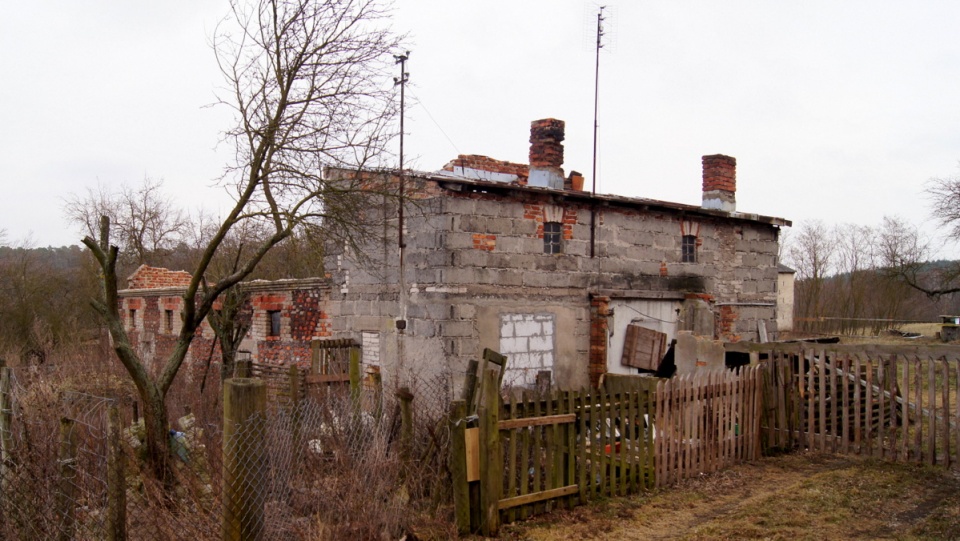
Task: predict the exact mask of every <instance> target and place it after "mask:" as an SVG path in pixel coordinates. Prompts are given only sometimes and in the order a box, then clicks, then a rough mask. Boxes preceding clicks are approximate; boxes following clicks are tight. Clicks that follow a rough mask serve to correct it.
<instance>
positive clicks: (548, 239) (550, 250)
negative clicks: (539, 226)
mask: <svg viewBox="0 0 960 541" xmlns="http://www.w3.org/2000/svg"><path fill="white" fill-rule="evenodd" d="M561 239H563V228H562V227H561V225H560V222H544V224H543V253H545V254H559V253H562V252H563V248H562V246H561V244H560V241H561Z"/></svg>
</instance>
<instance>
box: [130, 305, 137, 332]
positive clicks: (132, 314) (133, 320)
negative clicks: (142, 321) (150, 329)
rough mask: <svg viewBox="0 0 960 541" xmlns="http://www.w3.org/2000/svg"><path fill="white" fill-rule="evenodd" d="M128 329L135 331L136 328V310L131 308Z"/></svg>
mask: <svg viewBox="0 0 960 541" xmlns="http://www.w3.org/2000/svg"><path fill="white" fill-rule="evenodd" d="M130 328H131V329H136V328H137V310H136V308H131V309H130Z"/></svg>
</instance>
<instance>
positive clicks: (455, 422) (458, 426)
mask: <svg viewBox="0 0 960 541" xmlns="http://www.w3.org/2000/svg"><path fill="white" fill-rule="evenodd" d="M466 417H467V404H466V402H465V401H464V400H454V401H453V402H452V403H451V404H450V476H451V477H452V478H453V509H454V515H455V516H456V521H457V532H459V533H460V535H466V534H468V533H470V486H469V485H470V483H469V482H468V481H467V442H466V438H467V420H466Z"/></svg>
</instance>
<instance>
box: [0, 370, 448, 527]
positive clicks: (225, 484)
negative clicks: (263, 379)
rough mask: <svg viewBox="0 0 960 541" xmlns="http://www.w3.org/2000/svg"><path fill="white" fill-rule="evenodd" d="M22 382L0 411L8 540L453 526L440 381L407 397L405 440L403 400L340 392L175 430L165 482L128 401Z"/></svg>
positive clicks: (1, 510) (0, 500)
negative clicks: (229, 423) (230, 421)
mask: <svg viewBox="0 0 960 541" xmlns="http://www.w3.org/2000/svg"><path fill="white" fill-rule="evenodd" d="M12 383H13V384H12V386H11V387H10V390H9V391H8V392H7V393H5V394H4V397H5V398H6V399H7V400H6V401H5V402H4V403H6V404H9V405H8V407H6V409H5V410H4V411H2V412H0V414H2V415H0V417H2V418H3V422H0V429H2V433H0V440H2V441H3V445H2V451H3V460H2V463H0V466H2V467H0V489H2V490H0V538H2V539H80V540H86V539H90V540H94V539H96V540H99V539H109V538H121V536H122V535H125V538H126V539H138V540H139V539H143V540H205V539H224V538H236V539H246V538H257V539H265V540H300V539H345V538H349V539H373V538H377V539H380V538H392V539H397V538H400V537H402V536H403V535H404V533H405V532H408V531H410V529H411V528H412V527H413V526H414V525H417V527H418V528H422V527H423V524H424V523H430V522H431V521H432V522H433V523H434V525H433V526H432V528H433V529H439V530H440V531H443V529H444V528H449V524H450V522H451V521H450V520H449V515H450V514H451V511H450V507H451V496H450V494H449V486H450V483H449V472H448V471H447V468H446V456H447V454H448V449H447V445H448V444H449V433H448V429H447V423H446V407H447V405H448V404H449V398H450V396H449V395H450V392H449V384H448V382H445V381H440V380H439V379H438V380H437V381H424V382H417V383H416V384H415V385H411V386H410V387H411V389H410V394H411V395H412V396H413V399H412V400H408V401H407V402H408V403H409V404H410V405H411V407H412V411H413V415H412V416H411V417H412V420H413V426H412V427H409V430H406V429H404V428H403V427H402V426H401V424H402V421H401V417H402V415H401V410H402V409H403V408H402V407H401V403H402V402H403V401H402V400H401V399H400V398H399V396H400V395H399V394H398V393H395V392H383V393H382V397H381V399H380V400H379V402H380V403H378V404H375V405H374V404H372V403H371V402H370V401H369V400H366V401H361V403H357V402H355V401H353V400H351V399H350V397H349V395H348V394H347V393H340V394H336V393H330V394H328V395H327V396H326V397H325V398H324V399H323V400H310V399H308V400H303V401H300V402H298V403H291V404H286V405H284V406H283V407H272V408H267V410H266V411H265V412H263V413H261V414H257V415H256V416H254V417H253V418H251V419H249V420H248V421H247V422H245V423H243V424H242V425H238V426H236V427H234V430H232V431H226V432H225V431H224V430H223V426H222V423H217V422H216V418H212V419H213V420H211V419H206V420H204V419H197V418H196V417H195V416H193V415H186V416H183V417H180V418H178V419H172V420H171V432H170V434H169V438H170V439H169V444H170V449H171V457H172V458H171V461H170V469H169V471H170V475H169V478H168V479H167V480H166V481H158V480H157V479H156V478H155V476H154V475H152V470H151V469H150V468H149V466H148V464H147V462H146V460H145V456H146V453H145V452H146V445H145V443H144V438H145V434H144V429H143V421H142V419H141V420H139V422H134V420H133V418H132V408H131V407H130V404H125V403H122V401H121V402H118V401H117V400H114V399H112V398H108V397H101V396H96V395H93V394H85V393H80V392H71V393H67V392H62V389H57V388H56V386H55V385H47V384H43V383H39V384H38V383H36V382H31V383H29V384H28V385H21V384H19V382H17V381H16V379H15V378H14V381H13V382H12ZM0 394H3V393H0ZM111 406H120V408H119V411H120V414H119V418H120V421H119V423H118V426H117V427H116V428H113V429H111V424H110V410H111ZM374 406H375V407H374ZM115 415H116V414H115ZM225 433H226V434H228V436H226V437H225V436H224V434H225ZM404 434H412V437H407V436H405V435H404ZM111 441H115V442H116V445H115V446H112V445H111ZM111 449H113V451H111ZM238 450H239V451H238ZM372 510H376V512H375V513H373V512H372ZM251 532H255V534H251ZM442 536H443V534H441V537H442Z"/></svg>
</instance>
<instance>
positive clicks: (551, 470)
mask: <svg viewBox="0 0 960 541" xmlns="http://www.w3.org/2000/svg"><path fill="white" fill-rule="evenodd" d="M545 405H546V407H545V411H544V414H545V417H553V400H551V396H550V395H549V394H548V395H547V396H546V400H545ZM542 426H543V429H542V430H543V443H544V461H543V481H544V482H543V489H544V490H551V489H554V488H557V487H558V484H557V483H556V459H557V441H556V437H557V431H556V430H555V428H556V425H552V424H546V425H542ZM551 503H552V502H550V501H545V502H544V508H543V509H544V511H546V512H550V511H551V505H550V504H551Z"/></svg>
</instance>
